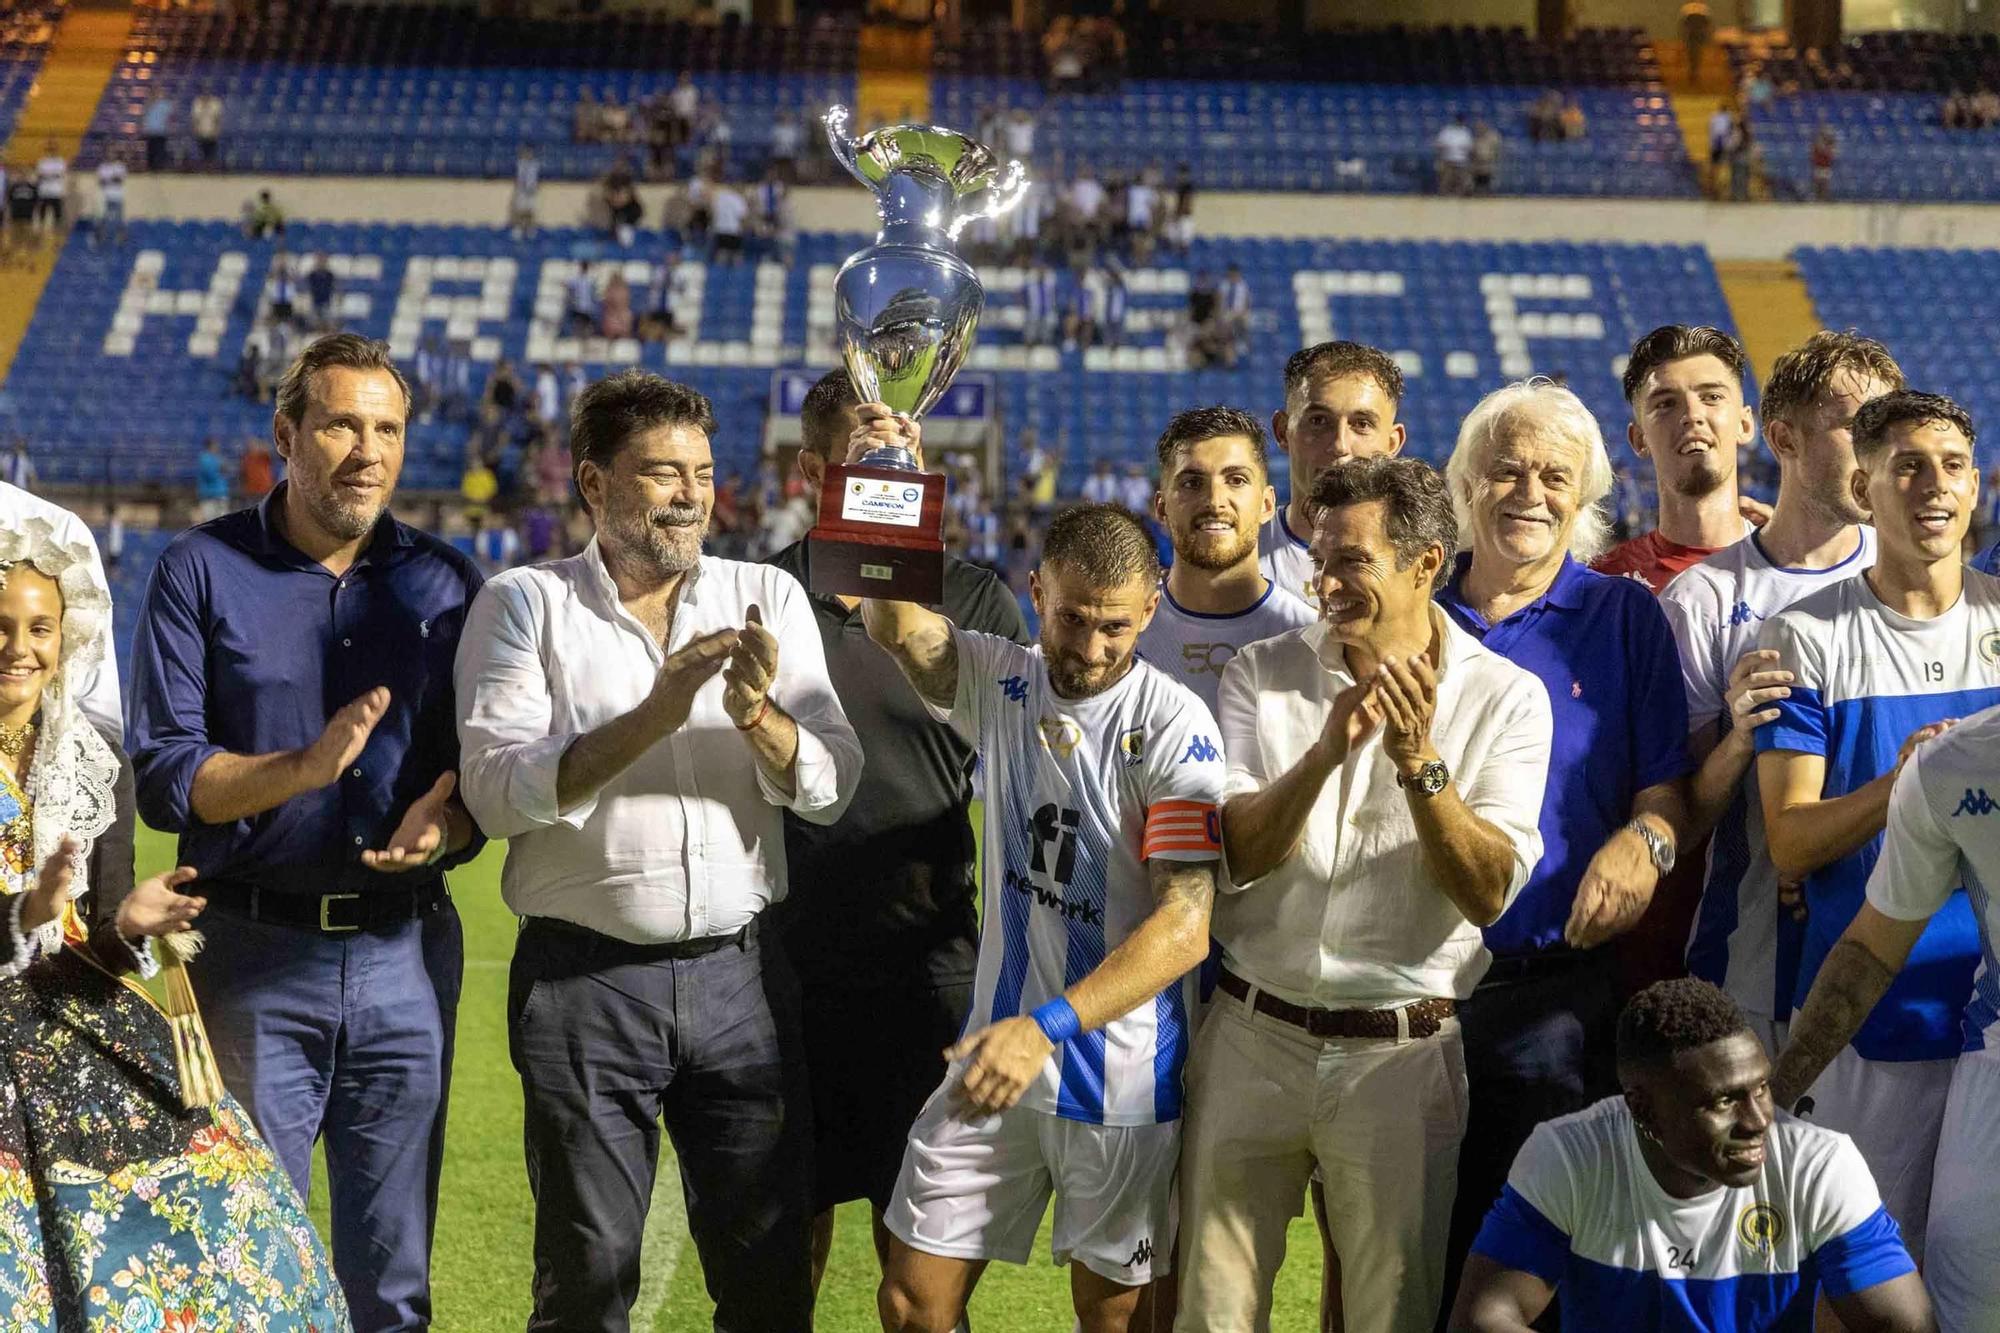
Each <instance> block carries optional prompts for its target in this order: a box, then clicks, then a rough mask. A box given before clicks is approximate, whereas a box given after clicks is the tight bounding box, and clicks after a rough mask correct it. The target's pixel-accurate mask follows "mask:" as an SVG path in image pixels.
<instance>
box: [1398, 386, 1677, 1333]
mask: <svg viewBox="0 0 2000 1333" xmlns="http://www.w3.org/2000/svg"><path fill="white" fill-rule="evenodd" d="M1445 476H1446V480H1447V481H1448V483H1449V484H1450V487H1451V492H1452V500H1453V503H1454V504H1455V505H1456V506H1457V507H1458V510H1459V513H1460V515H1461V516H1462V517H1461V522H1460V531H1461V532H1463V533H1465V534H1467V536H1468V537H1469V544H1470V547H1471V550H1470V552H1469V553H1467V554H1465V555H1461V556H1460V557H1459V562H1458V567H1457V570H1456V572H1455V574H1454V575H1453V577H1452V579H1451V581H1450V582H1449V583H1448V584H1447V585H1446V587H1445V589H1444V591H1442V592H1441V593H1439V594H1438V600H1439V602H1440V603H1441V604H1442V605H1443V607H1444V609H1445V611H1446V613H1447V614H1449V615H1450V616H1451V617H1452V619H1453V620H1454V621H1456V622H1457V623H1458V625H1459V626H1460V627H1461V628H1463V629H1465V630H1466V631H1467V632H1468V633H1470V634H1472V635H1474V636H1475V637H1476V638H1478V639H1479V640H1480V641H1481V642H1482V643H1484V644H1485V646H1486V647H1487V648H1489V649H1491V650H1492V651H1494V652H1497V653H1499V654H1500V655H1501V656H1503V657H1506V658H1507V659H1509V660H1510V661H1512V662H1513V663H1514V664H1515V665H1517V666H1521V667H1525V668H1526V669H1527V670H1528V671H1529V672H1530V673H1531V674H1533V675H1534V676H1536V677H1537V678H1538V679H1539V680H1540V681H1541V682H1542V685H1543V687H1544V688H1545V689H1546V690H1547V691H1548V694H1549V705H1550V709H1551V712H1552V714H1553V717H1554V721H1555V729H1554V744H1553V748H1552V749H1551V752H1550V756H1549V770H1548V782H1547V786H1546V788H1545V790H1544V792H1543V796H1542V807H1541V810H1542V813H1541V820H1540V828H1541V834H1542V845H1543V851H1542V859H1541V862H1540V864H1538V865H1537V866H1536V868H1535V872H1534V874H1533V875H1532V876H1531V877H1530V878H1529V880H1528V883H1527V885H1526V887H1525V888H1523V889H1522V891H1521V896H1520V898H1519V899H1518V900H1517V901H1516V902H1515V903H1514V905H1513V906H1512V907H1510V908H1508V909H1507V912H1506V914H1505V915H1503V916H1502V917H1501V918H1500V919H1499V920H1498V921H1496V922H1494V923H1493V924H1492V925H1490V926H1488V927H1486V928H1485V931H1484V934H1485V939H1486V947H1487V948H1488V949H1490V950H1491V951H1492V953H1493V955H1494V962H1493V966H1492V967H1491V968H1490V969H1488V971H1487V973H1486V976H1485V978H1484V979H1483V980H1482V981H1481V982H1480V984H1479V986H1478V988H1477V989H1475V990H1474V992H1473V994H1472V996H1471V998H1470V999H1469V1000H1467V1001H1466V1002H1464V1003H1463V1004H1462V1005H1461V1006H1460V1010H1459V1012H1460V1021H1461V1022H1462V1023H1463V1025H1464V1030H1465V1054H1466V1073H1467V1077H1468V1082H1469V1084H1470V1092H1471V1102H1470V1107H1469V1113H1468V1118H1467V1125H1466V1134H1465V1141H1464V1143H1463V1145H1462V1146H1461V1148H1460V1149H1459V1169H1458V1180H1459V1185H1458V1198H1457V1201H1456V1203H1455V1205H1454V1208H1453V1218H1452V1245H1451V1250H1450V1254H1451V1255H1452V1256H1458V1255H1463V1254H1464V1253H1465V1250H1466V1247H1467V1246H1469V1245H1470V1244H1471V1241H1472V1237H1473V1234H1474V1233H1475V1232H1476V1231H1477V1230H1478V1227H1479V1223H1480V1219H1481V1218H1483V1217H1484V1216H1485V1214H1486V1210H1487V1209H1488V1208H1489V1207H1491V1206H1492V1203H1493V1200H1494V1198H1495V1197H1496V1196H1497V1195H1498V1194H1499V1192H1500V1187H1501V1185H1502V1183H1503V1182H1504V1181H1505V1180H1506V1176H1507V1168H1508V1165H1509V1164H1510V1163H1511V1162H1512V1161H1513V1160H1514V1154H1515V1152H1516V1151H1517V1150H1518V1149H1519V1148H1520V1146H1521V1144H1522V1142H1523V1141H1524V1140H1525V1139H1526V1138H1527V1137H1528V1133H1529V1131H1531V1130H1532V1129H1533V1128H1534V1127H1535V1126H1536V1125H1537V1124H1539V1123H1541V1122H1542V1121H1544V1120H1548V1119H1550V1118H1552V1117H1554V1116H1559V1115H1566V1114H1568V1113H1570V1112H1572V1111H1578V1110H1581V1109H1582V1108H1583V1107H1585V1106H1588V1105H1589V1104H1590V1103H1591V1102H1593V1101H1595V1100H1597V1099H1598V1098H1600V1097H1603V1096H1605V1095H1607V1094H1609V1093H1610V1092H1611V1091H1613V1089H1614V1087H1615V1080H1614V1077H1613V1066H1612V1036H1613V1028H1614V1026H1615V1023H1616V1020H1617V1015H1618V1006H1619V1002H1620V999H1621V994H1620V985H1619V972H1618V966H1617V962H1616V959H1615V957H1614V956H1613V954H1612V951H1611V950H1609V949H1606V948H1603V947H1602V946H1603V945H1604V944H1606V943H1607V942H1608V941H1610V940H1612V939H1613V938H1615V937H1617V936H1618V935H1620V934H1621V933H1623V932H1625V931H1627V930H1629V929H1631V928H1632V926H1634V925H1635V924H1637V922H1638V920H1639V918H1640V917H1641V916H1643V915H1644V914H1645V910H1646V907H1647V906H1648V904H1649V903H1650V902H1651V900H1652V895H1653V890H1654V888H1655V887H1656V886H1657V884H1658V883H1659V878H1660V876H1661V875H1663V874H1664V873H1665V872H1666V871H1668V870H1670V869H1672V867H1673V861H1674V849H1675V846H1676V842H1677V838H1678V836H1679V831H1680V828H1681V825H1682V823H1683V821H1684V819H1685V809H1684V801H1683V788H1684V786H1685V782H1684V779H1685V778H1686V776H1687V774H1688V772H1689V770H1690V767H1691V764H1690V760H1689V757H1688V750H1687V701H1686V698H1685V697H1684V695H1683V693H1682V691H1681V686H1680V666H1679V657H1678V655H1677V653H1676V651H1675V648H1674V639H1673V631H1672V628H1671V627H1670V626H1669V625H1668V623H1667V618H1666V614H1665V613H1664V612H1662V611H1661V610H1660V607H1659V603H1658V602H1657V601H1656V600H1655V599H1654V598H1653V596H1652V594H1651V593H1650V592H1649V591H1648V590H1647V589H1646V588H1645V586H1644V585H1642V584H1640V583H1638V582H1636V581H1634V580H1632V579H1625V578H1614V577H1612V576H1609V575H1605V574H1598V573H1594V572H1593V571H1591V570H1590V569H1588V568H1586V567H1585V564H1584V563H1583V562H1584V561H1586V560H1587V559H1588V558H1589V557H1590V556H1591V555H1593V554H1594V553H1596V552H1597V551H1599V550H1601V549H1602V548H1603V545H1604V541H1605V537H1606V531H1607V523H1606V519H1605V515H1604V512H1603V510H1602V507H1601V504H1600V502H1601V501H1602V500H1603V498H1604V496H1605V495H1606V494H1608V493H1609V492H1610V489H1611V484H1612V472H1611V463H1610V459H1609V457H1608V456H1607V455H1606V453H1605V448H1604V439H1603V436H1602V435H1601V434H1600V433H1599V431H1598V428H1597V423H1596V421H1595V419H1594V418H1593V417H1592V416H1591V414H1590V411H1589V409H1587V408H1586V407H1585V406H1584V405H1583V404H1582V402H1580V401H1579V400H1578V399H1577V397H1576V395H1574V394H1573V393H1571V392H1570V391H1569V390H1567V389H1563V388H1558V387H1557V386H1555V385H1552V384H1545V383H1527V384H1517V385H1513V386H1511V387H1509V388H1506V389H1501V390H1499V391H1497V392H1495V393H1493V394H1490V395H1488V396H1487V397H1486V398H1485V399H1483V400H1482V401H1481V402H1480V403H1479V405H1478V406H1477V407H1475V408H1474V409H1473V411H1472V413H1471V414H1470V415H1469V416H1468V417H1466V419H1465V423H1464V425H1463V426H1462V427H1461V428H1460V431H1459V437H1458V443H1457V446H1456V447H1455V448H1454V450H1453V452H1452V456H1451V460H1450V462H1449V463H1448V464H1447V466H1446V469H1445ZM1444 1308H1446V1309H1449V1308H1450V1301H1449V1300H1447V1301H1446V1302H1445V1307H1444Z"/></svg>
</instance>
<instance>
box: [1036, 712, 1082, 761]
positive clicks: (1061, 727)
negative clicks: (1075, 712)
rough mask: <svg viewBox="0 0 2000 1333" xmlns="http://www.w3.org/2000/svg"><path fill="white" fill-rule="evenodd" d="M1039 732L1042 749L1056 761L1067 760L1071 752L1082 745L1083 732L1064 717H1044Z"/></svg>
mask: <svg viewBox="0 0 2000 1333" xmlns="http://www.w3.org/2000/svg"><path fill="white" fill-rule="evenodd" d="M1039 730H1040V731H1041V733H1042V748H1043V749H1045V750H1047V751H1048V752H1049V753H1050V754H1052V755H1054V756H1055V757H1056V758H1058V759H1067V758H1069V757H1070V754H1071V752H1073V751H1074V750H1075V749H1076V747H1077V746H1079V745H1081V744H1083V732H1082V731H1081V730H1080V729H1079V728H1078V727H1077V725H1076V723H1074V722H1072V721H1070V720H1069V719H1068V718H1066V717H1045V718H1043V719H1042V720H1041V724H1040V727H1039Z"/></svg>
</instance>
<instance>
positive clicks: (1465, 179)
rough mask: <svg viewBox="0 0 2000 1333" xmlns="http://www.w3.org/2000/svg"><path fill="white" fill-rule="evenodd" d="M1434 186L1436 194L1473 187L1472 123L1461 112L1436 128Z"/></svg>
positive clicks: (1464, 190) (1466, 190)
mask: <svg viewBox="0 0 2000 1333" xmlns="http://www.w3.org/2000/svg"><path fill="white" fill-rule="evenodd" d="M1433 147H1434V148H1435V149H1436V150H1437V188H1438V193H1439V194H1465V193H1467V192H1469V191H1470V190H1471V188H1472V126H1470V125H1468V124H1467V123H1466V120H1465V117H1464V115H1462V114H1461V115H1456V116H1453V117H1452V118H1451V121H1450V123H1449V124H1447V125H1446V126H1445V127H1444V128H1443V129H1441V130H1439V131H1438V132H1437V139H1436V140H1435V141H1434V143H1433Z"/></svg>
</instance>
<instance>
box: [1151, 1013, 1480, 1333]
mask: <svg viewBox="0 0 2000 1333" xmlns="http://www.w3.org/2000/svg"><path fill="white" fill-rule="evenodd" d="M1253 994H1254V992H1253ZM1187 1077H1188V1106H1187V1122H1186V1125H1185V1126H1184V1130H1183V1134H1184V1137H1183V1140H1182V1150H1181V1180H1180V1191H1181V1245H1182V1257H1181V1289H1180V1317H1179V1319H1178V1320H1177V1321H1176V1323H1175V1325H1174V1327H1175V1329H1176V1330H1177V1331H1178V1333H1251V1331H1252V1330H1254V1333H1268V1330H1269V1329H1270V1327H1271V1288H1272V1283H1273V1282H1274V1281H1275V1279H1276V1278H1277V1274H1278V1268H1279V1266H1280V1265H1281V1264H1282V1263H1283V1262H1284V1257H1285V1231H1286V1228H1287V1226H1288V1225H1289V1223H1290V1222H1291V1220H1292V1219H1293V1218H1294V1217H1297V1216H1298V1215H1299V1213H1300V1211H1301V1208H1302V1205H1303V1202H1304V1198H1305V1190H1306V1184H1307V1182H1308V1181H1309V1180H1311V1179H1312V1175H1313V1169H1314V1167H1315V1166H1317V1167H1318V1168H1319V1171H1320V1174H1321V1178H1322V1180H1323V1183H1324V1186H1325V1189H1326V1216H1327V1226H1328V1229H1329V1230H1330V1231H1331V1233H1332V1238H1333V1246H1334V1250H1335V1252H1336V1253H1337V1254H1339V1256H1340V1288H1341V1306H1342V1309H1343V1310H1344V1312H1345V1314H1346V1319H1347V1333H1429V1331H1430V1329H1431V1326H1432V1324H1433V1322H1434V1321H1435V1320H1436V1318H1437V1307H1438V1301H1439V1299H1440V1298H1441V1296H1442V1293H1443V1290H1444V1251H1445V1241H1446V1237H1447V1234H1448V1233H1449V1231H1450V1229H1451V1205H1452V1196H1453V1193H1454V1191H1455V1190H1456V1189H1457V1186H1458V1146H1459V1142H1460V1140H1462V1139H1463V1138H1464V1137H1465V1108H1466V1080H1465V1047H1464V1044H1463V1039H1462V1038H1461V1037H1460V1035H1459V1027H1458V1020H1457V1019H1455V1018H1451V1019H1446V1020H1445V1023H1444V1026H1443V1028H1442V1029H1441V1030H1440V1031H1439V1032H1438V1034H1437V1035H1436V1036H1434V1037H1426V1038H1413V1039H1407V1040H1398V1039H1395V1038H1336V1039H1326V1040H1322V1039H1320V1038H1317V1037H1314V1036H1311V1035H1310V1034H1308V1033H1307V1032H1305V1031H1304V1030H1303V1029H1301V1028H1297V1027H1294V1026H1292V1025H1291V1024H1289V1023H1285V1022H1282V1021H1280V1020H1278V1019H1276V1018H1272V1017H1271V1016H1269V1015H1268V1014H1259V1013H1255V1012H1253V1011H1252V1010H1251V1008H1250V1006H1248V1005H1246V1004H1244V1003H1243V1002H1242V1001H1241V1000H1238V999H1236V998H1235V997H1234V996H1231V995H1227V994H1224V993H1221V992H1217V994H1216V996H1215V1001H1214V1004H1213V1006H1212V1007H1211V1009H1210V1011H1209V1014H1208V1017H1207V1019H1206V1021H1204V1022H1203V1024H1202V1026H1201V1031H1200V1034H1199V1035H1198V1036H1197V1037H1196V1038H1195V1045H1194V1051H1193V1053H1192V1055H1191V1056H1190V1058H1189V1061H1188V1075H1187ZM1314 1322H1315V1325H1316V1322H1317V1319H1316V1316H1315V1319H1314Z"/></svg>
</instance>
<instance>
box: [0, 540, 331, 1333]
mask: <svg viewBox="0 0 2000 1333" xmlns="http://www.w3.org/2000/svg"><path fill="white" fill-rule="evenodd" d="M110 605H111V598H110V593H109V591H108V590H107V589H106V588H105V587H104V585H103V584H102V583H101V582H100V581H99V580H98V577H97V575H96V574H95V573H94V572H93V569H92V563H91V561H90V558H89V552H88V551H87V550H86V549H85V548H83V547H81V546H63V545H62V544H60V543H59V542H57V541H56V539H55V536H54V533H53V531H52V529H51V528H50V527H49V526H48V524H46V523H45V522H42V521H41V520H29V521H28V522H27V523H26V524H25V525H23V526H22V527H20V528H18V529H13V530H7V531H0V1327H5V1328H7V1329H9V1330H23V1331H30V1330H32V1331H33V1333H99V1331H100V1330H103V1331H104V1333H252V1331H254V1333H351V1327H352V1326H351V1324H350V1322H349V1320H348V1315H347V1305H346V1302H345V1300H344V1299H343V1298H342V1296H341V1294H340V1289H339V1287H338V1285H337V1284H336V1283H335V1282H334V1280H333V1274H332V1269H331V1267H330V1266H329V1264H328V1262H327V1258H326V1253H325V1251H324V1250H323V1249H322V1248H321V1246H320V1242H319V1239H318V1237H317V1236H315V1235H314V1233H313V1229H312V1224H311V1223H310V1222H309V1221H308V1220H307V1219H306V1215H305V1209H304V1207H303V1205H302V1204H301V1203H300V1201H299V1197H298V1194H297V1193H296V1192H295V1191H294V1190H293V1188H292V1185H291V1182H290V1180H289V1178H288V1177H287V1176H286V1175H285V1172H284V1171H283V1169H281V1168H280V1167H279V1165H278V1163H277V1161H276V1159H275V1158H274V1157H273V1156H272V1155H271V1152H270V1149H268V1148H267V1147H265V1146H264V1142H263V1140H262V1139H260V1138H259V1137H258V1135H257V1132H256V1130H255V1129H254V1128H252V1127H251V1124H250V1121H249V1118H248V1117H247V1116H245V1115H244V1113H243V1110H242V1108H241V1107H239V1106H238V1105H237V1104H236V1103H235V1101H234V1100H232V1099H231V1098H229V1097H228V1096H227V1094H222V1093H219V1092H214V1093H211V1092H210V1091H209V1090H208V1088H209V1085H212V1067H211V1066H205V1065H204V1059H205V1056H206V1050H205V1043H204V1041H203V1040H202V1039H201V1038H200V1036H199V1022H198V1020H197V1019H195V1018H194V1016H193V1015H192V1012H191V1010H190V1011H188V1012H187V1013H185V1014H183V1016H182V1017H181V1018H180V1019H177V1020H174V1022H172V1023H170V1021H169V1019H168V1018H167V1016H166V1015H165V1013H163V1012H162V1011H161V1010H160V1009H159V1008H158V1007H156V1006H155V1004H154V1002H153V1001H152V999H151V998H150V997H149V996H148V995H147V994H146V992H145V991H144V990H142V989H141V988H140V987H139V986H138V985H137V984H136V983H135V982H133V981H131V980H129V979H128V978H129V974H131V973H134V972H136V973H138V974H140V975H141V976H151V975H153V974H154V973H155V972H156V971H157V970H158V964H157V963H156V960H155V953H154V950H155V949H156V948H157V949H159V950H160V952H161V954H162V955H165V954H167V953H168V952H169V949H168V941H167V940H166V939H165V938H162V937H170V936H175V935H180V934H182V933H183V932H186V931H188V929H189V924H190V922H192V921H193V919H194V918H195V916H196V915H198V914H199V913H200V911H201V908H202V905H203V904H202V900H201V899H200V898H197V897H192V896H189V895H188V894H186V893H184V892H183V891H182V890H183V889H184V888H185V887H186V886H187V885H188V884H189V882H190V881H191V880H193V879H194V876H195V872H194V871H193V870H190V869H187V868H186V867H182V868H181V869H178V870H175V871H173V872H172V873H170V874H166V875H158V876H155V877H153V878H152V879H149V880H146V881H144V882H143V883H139V884H136V885H135V884H134V883H133V878H134V876H133V870H132V828H133V814H132V769H131V765H130V764H129V763H128V762H126V761H125V759H124V757H123V756H122V755H120V754H119V752H118V751H117V750H116V749H115V748H114V747H112V746H111V745H109V744H107V743H106V741H105V740H104V738H103V737H102V736H100V735H99V734H98V733H97V731H96V730H95V729H93V728H92V727H91V725H90V724H89V723H88V722H87V721H85V720H84V718H83V715H82V713H81V712H80V711H79V710H78V708H77V705H76V697H75V694H76V689H75V682H77V681H80V680H81V679H83V677H84V674H85V672H87V671H88V669H89V668H90V666H91V665H92V664H93V663H95V662H96V661H97V660H98V659H99V657H100V656H101V655H102V654H103V653H104V651H105V646H106V645H105V642H104V635H103V629H104V622H105V618H106V616H105V613H106V612H107V611H108V610H109V609H110ZM189 938H192V937H190V936H185V935H183V937H182V939H181V940H177V941H174V943H175V944H177V945H184V944H185V941H186V940H187V939H189ZM172 952H173V954H174V955H175V956H176V957H177V956H179V955H180V954H183V953H185V952H186V950H185V949H184V948H177V949H174V950H172ZM167 961H168V962H169V964H170V965H171V964H172V963H173V961H174V959H172V958H169V959H168V960H167ZM177 1042H178V1043H179V1048H178V1051H177ZM184 1071H185V1073H184ZM204 1100H207V1101H210V1102H212V1104H207V1105H202V1104H199V1103H201V1102H203V1101H204Z"/></svg>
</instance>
